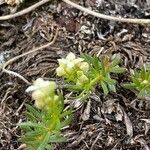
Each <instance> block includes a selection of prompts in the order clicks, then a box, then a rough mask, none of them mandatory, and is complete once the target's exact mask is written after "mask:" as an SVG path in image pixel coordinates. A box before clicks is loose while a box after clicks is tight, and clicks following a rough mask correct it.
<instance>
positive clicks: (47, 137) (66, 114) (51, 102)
mask: <svg viewBox="0 0 150 150" xmlns="http://www.w3.org/2000/svg"><path fill="white" fill-rule="evenodd" d="M55 89H56V84H55V82H50V81H44V80H43V79H37V80H36V81H35V83H34V85H33V86H30V87H29V88H28V89H27V92H29V91H31V92H32V98H33V99H34V100H35V106H36V107H37V108H38V109H35V108H34V107H32V106H30V105H27V113H26V114H27V122H24V123H20V124H19V125H20V126H21V128H22V129H23V130H24V134H23V137H22V138H21V140H22V141H23V142H24V143H25V144H26V145H27V149H29V150H35V149H36V150H45V149H47V150H51V149H52V148H53V147H52V143H56V142H57V143H58V142H64V141H65V138H64V137H63V136H62V134H61V129H62V128H63V127H65V126H67V125H68V124H69V122H70V119H71V111H70V110H64V99H63V97H62V95H61V94H60V93H58V94H56V93H55Z"/></svg>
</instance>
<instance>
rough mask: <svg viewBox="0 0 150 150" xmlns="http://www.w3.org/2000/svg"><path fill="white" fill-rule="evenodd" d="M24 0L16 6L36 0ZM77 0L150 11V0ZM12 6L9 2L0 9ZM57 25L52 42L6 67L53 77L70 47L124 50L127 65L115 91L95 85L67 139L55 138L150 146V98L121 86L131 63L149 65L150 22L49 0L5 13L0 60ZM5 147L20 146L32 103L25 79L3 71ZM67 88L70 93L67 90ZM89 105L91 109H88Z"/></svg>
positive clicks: (74, 147)
mask: <svg viewBox="0 0 150 150" xmlns="http://www.w3.org/2000/svg"><path fill="white" fill-rule="evenodd" d="M35 2H36V1H32V2H29V3H28V2H27V1H25V2H24V4H23V5H22V6H21V7H19V8H18V10H17V11H19V10H21V9H23V8H26V7H27V6H30V5H32V4H33V3H35ZM76 3H78V4H81V5H83V6H85V7H88V8H90V9H92V10H94V11H97V12H100V13H103V14H107V15H112V16H118V17H119V16H122V17H130V18H150V5H149V4H148V1H145V0H143V1H142V0H134V1H133V0H125V1H119V0H117V1H116V0H111V1H107V0H102V1H100V0H97V1H96V0H91V1H90V0H78V1H76ZM6 14H9V7H8V6H7V5H6V4H3V5H1V6H0V15H6ZM56 28H58V29H59V33H58V36H57V39H56V41H55V43H54V44H53V45H51V46H49V47H47V48H45V49H42V50H40V51H37V52H35V53H32V54H29V55H27V56H25V57H22V58H20V59H18V60H16V61H14V62H13V63H11V64H10V65H9V66H8V67H7V68H8V69H9V70H12V71H14V72H17V73H19V74H20V75H22V76H23V77H24V78H26V79H27V80H28V81H30V82H32V81H34V80H35V79H37V78H39V77H42V78H44V79H48V80H56V81H57V82H59V81H60V79H58V78H56V74H55V69H56V67H57V66H58V64H57V59H58V58H62V57H65V56H66V55H67V54H68V53H69V52H73V53H75V54H76V55H79V54H80V53H81V52H83V53H89V54H90V55H94V54H95V55H97V54H99V55H111V54H119V55H120V56H121V58H122V60H123V66H124V67H126V68H127V69H128V71H127V72H126V73H125V74H123V75H119V76H118V77H117V81H118V84H117V93H110V94H109V95H108V96H106V97H105V96H104V95H103V94H102V90H101V89H100V88H99V87H97V89H96V90H95V91H94V93H93V94H92V95H91V96H90V98H89V99H88V101H86V102H84V103H82V105H81V107H80V108H78V109H77V110H76V111H75V113H74V117H73V120H72V123H71V125H70V126H69V127H68V128H67V129H65V130H64V131H63V133H64V135H66V136H67V138H68V141H67V142H66V143H63V144H55V145H54V147H55V149H58V150H78V149H79V150H88V149H90V150H110V149H111V150H137V149H138V150H139V149H140V150H143V149H145V150H149V149H150V131H149V128H150V118H149V117H150V102H149V101H144V100H141V99H139V98H137V96H136V95H135V94H134V93H133V92H131V91H129V90H125V89H124V88H122V86H121V83H122V82H124V81H127V80H128V76H129V70H131V69H137V68H140V67H141V65H142V63H143V62H144V64H145V65H146V66H150V27H149V26H148V25H147V26H144V25H136V24H128V23H119V22H113V21H107V20H104V19H98V18H96V17H93V16H90V15H87V14H86V13H83V12H81V11H79V10H77V9H75V8H72V7H70V6H69V5H66V4H65V3H62V2H56V1H55V2H49V3H48V4H46V5H43V6H42V7H40V8H38V9H36V10H35V11H32V12H31V13H28V14H26V15H24V16H21V17H18V18H15V19H13V20H8V21H0V66H1V65H2V64H3V63H5V62H6V61H7V60H9V59H11V58H13V57H15V56H17V55H20V54H23V53H25V52H27V51H30V50H32V49H33V48H35V47H39V46H41V45H44V44H46V43H48V42H50V41H51V40H52V38H53V37H54V36H55V33H56ZM0 84H1V86H0V138H1V140H0V150H15V149H18V147H19V146H20V145H21V143H20V142H19V138H20V136H21V130H20V128H19V127H18V126H16V124H17V123H18V122H23V121H24V120H25V119H26V117H25V114H24V112H25V110H26V108H25V105H24V104H25V103H27V104H32V103H33V101H32V100H31V97H30V95H28V94H27V93H25V90H26V88H27V87H28V85H27V84H26V83H25V82H24V81H22V80H21V79H19V78H18V77H15V76H12V75H9V74H7V73H4V72H2V71H1V72H0ZM64 96H67V95H64ZM86 112H88V114H86Z"/></svg>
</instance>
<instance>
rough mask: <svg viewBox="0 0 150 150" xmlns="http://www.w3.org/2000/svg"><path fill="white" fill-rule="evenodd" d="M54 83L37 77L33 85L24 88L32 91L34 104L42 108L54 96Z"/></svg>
mask: <svg viewBox="0 0 150 150" xmlns="http://www.w3.org/2000/svg"><path fill="white" fill-rule="evenodd" d="M55 89H56V83H55V82H53V81H44V80H43V79H42V78H38V79H37V80H36V81H35V82H34V83H33V85H31V86H30V87H28V88H27V89H26V92H32V98H33V99H34V100H35V106H36V107H37V108H40V109H42V108H43V107H45V106H46V105H47V104H48V103H49V102H50V101H51V100H52V99H53V97H54V96H55Z"/></svg>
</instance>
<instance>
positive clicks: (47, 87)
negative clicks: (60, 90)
mask: <svg viewBox="0 0 150 150" xmlns="http://www.w3.org/2000/svg"><path fill="white" fill-rule="evenodd" d="M55 89H56V83H55V82H53V81H44V80H43V79H42V78H38V79H37V80H36V81H35V82H34V83H33V85H31V86H29V87H28V88H27V89H26V92H33V91H36V90H41V91H43V92H48V91H54V90H55Z"/></svg>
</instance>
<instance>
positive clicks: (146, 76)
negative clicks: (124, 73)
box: [123, 67, 150, 97]
mask: <svg viewBox="0 0 150 150" xmlns="http://www.w3.org/2000/svg"><path fill="white" fill-rule="evenodd" d="M123 86H124V87H125V88H128V89H131V90H136V91H138V92H139V94H138V96H139V97H144V96H147V95H149V96H150V69H146V68H145V67H143V68H142V69H141V70H138V71H134V72H133V74H132V75H131V82H130V83H126V84H124V85H123Z"/></svg>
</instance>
